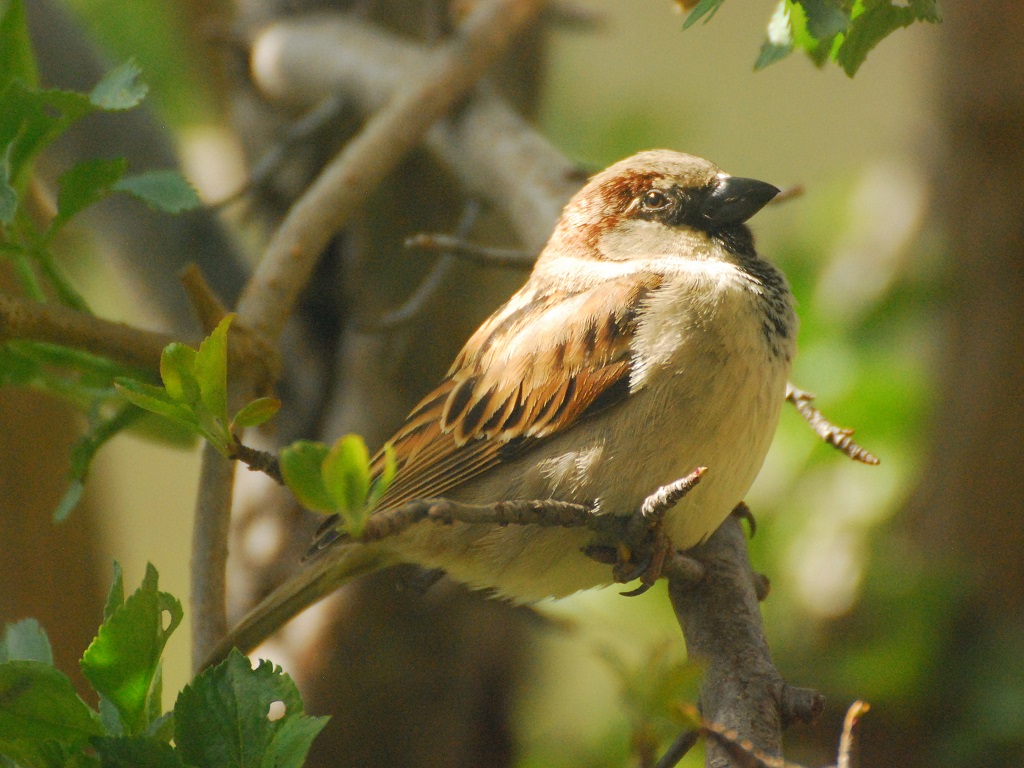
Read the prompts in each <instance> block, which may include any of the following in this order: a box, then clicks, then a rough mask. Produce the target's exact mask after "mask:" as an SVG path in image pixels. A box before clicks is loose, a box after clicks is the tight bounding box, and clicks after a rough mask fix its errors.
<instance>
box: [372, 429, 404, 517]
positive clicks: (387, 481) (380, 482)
mask: <svg viewBox="0 0 1024 768" xmlns="http://www.w3.org/2000/svg"><path fill="white" fill-rule="evenodd" d="M397 471H398V457H397V455H396V454H395V447H394V446H393V445H392V444H391V443H384V466H383V467H381V471H380V474H379V475H377V477H376V478H375V479H374V481H373V484H372V485H371V486H370V493H369V495H368V496H367V498H366V510H367V512H370V511H372V510H373V508H374V507H376V506H377V503H378V502H379V501H380V500H381V497H382V496H383V495H384V493H385V492H386V491H387V489H388V487H389V486H390V485H391V483H392V481H394V479H395V474H396V473H397Z"/></svg>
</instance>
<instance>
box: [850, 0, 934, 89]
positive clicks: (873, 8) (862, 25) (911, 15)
mask: <svg viewBox="0 0 1024 768" xmlns="http://www.w3.org/2000/svg"><path fill="white" fill-rule="evenodd" d="M850 16H851V23H850V28H849V31H848V32H847V33H846V34H845V35H844V36H843V37H842V39H841V42H840V44H839V45H838V46H837V48H836V49H835V51H834V59H835V61H836V63H837V64H839V66H841V67H842V68H843V71H845V72H846V74H847V75H849V76H850V77H853V76H854V75H855V74H856V72H857V70H858V69H860V66H861V64H863V63H864V61H865V59H867V56H868V54H869V53H870V52H871V51H872V50H873V49H874V48H875V46H877V45H878V44H879V43H880V42H881V41H882V40H884V39H885V38H886V37H888V36H889V35H890V34H892V33H893V32H895V31H896V30H897V29H901V28H902V27H908V26H910V25H911V24H913V23H914V22H915V21H928V22H938V21H939V20H940V19H939V15H938V11H937V10H936V5H935V0H911V2H910V4H909V5H905V6H904V5H899V6H897V5H894V4H893V3H892V0H857V2H856V3H855V4H854V8H853V12H852V13H851V14H850Z"/></svg>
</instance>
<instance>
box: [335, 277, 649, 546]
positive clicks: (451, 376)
mask: <svg viewBox="0 0 1024 768" xmlns="http://www.w3.org/2000/svg"><path fill="white" fill-rule="evenodd" d="M642 277H643V279H638V276H637V275H636V274H633V275H630V276H627V277H623V278H620V279H617V280H615V279H613V280H608V281H605V282H602V283H601V284H600V285H598V286H596V287H594V288H590V289H588V290H585V291H580V292H576V293H567V292H564V291H563V292H548V293H543V292H541V291H540V290H539V289H538V288H537V287H536V286H534V285H533V282H532V281H531V282H530V283H527V284H526V285H525V286H524V287H523V288H522V289H521V290H520V291H519V292H518V293H517V294H516V295H515V296H513V297H512V299H510V300H509V302H508V303H507V304H506V305H505V306H504V307H502V308H501V309H500V310H498V311H497V312H496V313H495V314H494V315H492V316H491V317H490V318H489V319H488V320H487V321H486V322H484V324H483V325H482V326H481V327H480V328H479V329H478V330H477V332H476V333H475V334H474V335H473V337H472V338H471V339H470V340H469V342H467V344H466V346H465V347H464V348H463V350H462V352H461V353H459V356H458V357H457V358H456V359H455V362H454V363H453V364H452V367H451V369H450V370H449V371H448V375H447V377H446V378H445V380H444V381H443V382H441V384H440V386H438V387H437V389H435V390H434V391H433V392H431V393H430V394H429V395H427V397H425V398H424V399H423V400H422V401H421V402H420V403H419V405H417V406H416V407H415V408H414V409H413V410H412V412H411V413H410V414H409V416H408V417H407V418H406V421H405V423H404V424H403V425H402V427H401V428H400V429H399V430H398V432H396V433H395V435H394V437H392V439H391V440H390V442H391V444H392V446H393V447H394V449H395V453H396V455H397V459H398V473H397V475H396V477H395V480H394V482H393V483H392V485H391V487H390V488H389V489H388V490H387V492H386V493H385V495H384V497H383V498H382V499H381V502H380V505H379V508H382V509H383V508H388V507H391V508H393V507H395V506H397V505H399V504H402V503H403V502H406V501H410V500H412V499H420V498H432V497H436V496H442V495H444V493H445V492H446V491H449V490H451V489H452V488H455V487H457V486H459V485H461V484H463V483H465V482H467V481H468V480H470V479H472V478H474V477H476V476H477V475H479V474H481V473H483V472H486V471H487V470H488V469H490V468H491V467H494V466H495V465H497V464H499V463H500V462H501V461H503V460H506V459H507V458H508V457H509V456H510V455H518V454H520V453H521V452H523V451H526V450H529V449H530V447H532V446H534V445H536V444H537V442H538V441H542V440H544V439H545V438H547V437H549V436H551V435H553V434H555V433H557V432H561V431H563V430H566V429H568V428H570V427H571V426H572V425H573V424H575V423H577V422H578V421H579V420H580V419H582V418H585V417H587V416H590V415H592V414H594V413H596V412H597V411H599V410H601V409H603V408H606V407H608V406H610V405H612V404H614V403H615V402H616V401H618V400H619V399H621V398H624V397H625V396H626V395H628V394H629V373H630V366H631V348H630V345H631V342H632V339H633V335H634V333H635V331H636V318H637V311H638V309H639V306H640V303H641V302H642V301H643V300H644V298H645V297H646V296H647V294H648V293H650V291H652V290H654V289H655V288H657V287H658V285H660V283H661V278H660V277H659V276H658V275H654V274H648V275H644V276H642ZM382 462H383V454H382V453H378V454H377V455H376V456H375V457H374V462H373V469H374V472H375V473H376V472H379V471H380V468H381V466H382ZM324 527H325V528H326V527H327V525H326V524H325V526H324ZM328 537H330V533H327V534H326V535H325V536H324V537H323V539H322V540H320V541H318V546H316V547H315V548H320V547H322V546H325V545H326V544H327V543H328V542H327V541H325V540H324V539H327V538H328ZM332 538H333V537H332Z"/></svg>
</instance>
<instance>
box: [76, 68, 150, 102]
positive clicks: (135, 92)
mask: <svg viewBox="0 0 1024 768" xmlns="http://www.w3.org/2000/svg"><path fill="white" fill-rule="evenodd" d="M140 74H142V70H141V69H139V67H138V65H137V64H136V63H135V61H134V60H132V59H129V60H128V61H126V62H124V63H123V64H121V65H120V66H117V67H114V69H112V70H110V71H109V72H107V74H106V75H105V76H104V77H103V79H102V80H100V81H99V82H98V83H97V84H96V87H95V88H93V89H92V93H90V94H89V101H90V102H92V103H93V104H94V105H95V106H97V107H99V108H100V109H103V110H107V111H120V110H124V109H131V108H132V107H134V106H137V105H138V103H139V102H140V101H142V100H143V99H144V98H145V97H146V92H147V91H148V90H149V86H147V85H146V84H145V83H143V82H141V81H140V80H139V75H140Z"/></svg>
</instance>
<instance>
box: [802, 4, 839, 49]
mask: <svg viewBox="0 0 1024 768" xmlns="http://www.w3.org/2000/svg"><path fill="white" fill-rule="evenodd" d="M794 2H795V3H797V4H799V5H800V6H801V7H802V8H803V9H804V13H806V14H807V31H808V32H809V33H810V34H811V35H812V36H813V37H814V38H815V39H817V40H828V39H831V38H833V37H835V36H836V35H839V34H842V33H843V32H845V31H846V30H847V28H849V26H850V14H848V13H847V12H846V11H844V10H843V7H842V5H843V4H842V2H841V0H794Z"/></svg>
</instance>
